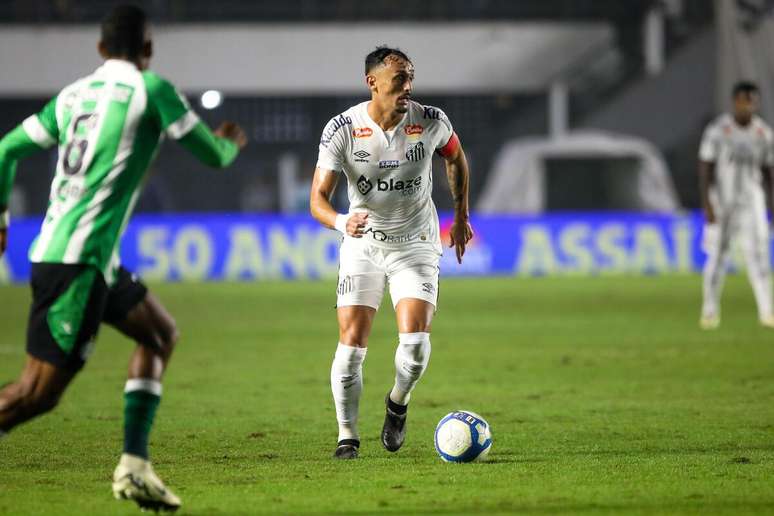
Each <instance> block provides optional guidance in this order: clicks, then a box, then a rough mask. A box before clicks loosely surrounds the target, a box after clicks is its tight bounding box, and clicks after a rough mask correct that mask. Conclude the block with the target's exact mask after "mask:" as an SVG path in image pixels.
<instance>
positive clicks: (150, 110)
mask: <svg viewBox="0 0 774 516" xmlns="http://www.w3.org/2000/svg"><path fill="white" fill-rule="evenodd" d="M165 136H168V137H170V138H173V139H175V140H180V141H181V143H183V145H184V146H185V147H186V148H188V149H189V150H191V152H193V153H194V154H195V155H196V156H197V157H199V158H200V159H201V160H202V161H204V162H205V163H207V164H210V165H213V166H226V165H228V164H229V163H231V161H233V159H234V158H235V157H236V155H237V153H238V147H237V145H236V144H235V143H233V142H232V141H230V140H227V139H224V138H218V137H216V136H214V135H213V134H212V133H211V132H210V131H209V129H208V128H207V126H206V125H205V124H203V123H202V122H200V121H199V118H198V117H197V115H196V113H194V112H193V111H192V110H191V108H190V106H189V105H188V102H187V101H186V100H185V98H184V97H183V96H182V95H180V94H179V93H178V92H177V90H176V89H175V88H174V87H173V86H172V85H171V84H170V83H169V82H167V81H166V80H164V79H162V78H161V77H159V76H158V75H156V74H155V73H153V72H150V71H144V72H141V71H139V70H138V69H137V68H136V67H135V65H134V64H132V63H130V62H128V61H123V60H115V59H111V60H108V61H106V62H105V63H104V64H103V65H102V66H101V67H99V68H98V69H97V70H96V71H95V72H94V73H93V74H91V75H89V76H87V77H84V78H82V79H80V80H78V81H76V82H74V83H73V84H71V85H70V86H67V87H66V88H65V89H63V90H62V91H61V92H60V93H59V94H58V95H57V96H56V97H55V98H54V99H52V100H51V101H50V102H49V103H48V104H46V106H45V107H44V108H43V110H42V111H41V112H40V113H38V114H36V115H32V116H30V117H29V118H27V119H26V120H25V121H24V122H23V123H22V124H21V125H20V126H19V127H17V128H16V129H15V130H14V131H12V132H11V133H9V134H8V135H7V136H6V137H5V138H4V139H3V140H2V141H0V215H2V214H3V212H4V211H5V209H4V208H5V206H6V203H7V199H8V194H9V192H10V186H11V183H12V181H13V176H14V173H15V164H16V160H17V159H18V158H20V157H24V156H25V155H26V154H29V153H30V152H32V151H34V150H37V149H42V148H48V147H51V146H53V145H55V144H56V145H58V146H59V157H58V160H57V165H56V174H55V176H54V180H53V182H52V184H51V192H50V196H49V205H48V210H47V212H46V216H45V219H44V221H43V226H42V228H41V231H40V235H39V236H38V238H37V239H36V241H35V243H34V244H33V245H32V247H31V249H30V261H32V262H36V263H40V262H46V263H67V264H89V265H93V266H95V267H96V268H98V269H99V270H100V271H102V273H103V274H104V275H105V278H106V280H107V282H108V284H111V283H112V279H113V272H114V271H115V270H116V269H117V266H118V264H119V261H118V246H119V244H120V240H121V235H122V234H123V231H124V228H125V226H126V224H127V222H128V219H129V217H130V215H131V213H132V210H133V208H134V205H135V203H136V202H137V198H138V196H139V193H140V190H141V186H142V184H143V178H144V177H145V174H146V172H147V170H148V167H149V165H150V163H151V161H152V160H153V158H154V157H155V155H156V153H157V151H158V148H159V145H160V143H161V142H162V141H163V139H164V137H165ZM6 216H7V215H6Z"/></svg>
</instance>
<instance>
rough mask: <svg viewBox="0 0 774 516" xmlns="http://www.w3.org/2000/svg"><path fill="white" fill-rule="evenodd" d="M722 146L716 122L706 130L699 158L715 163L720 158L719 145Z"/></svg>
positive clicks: (702, 138)
mask: <svg viewBox="0 0 774 516" xmlns="http://www.w3.org/2000/svg"><path fill="white" fill-rule="evenodd" d="M719 146H720V142H719V137H718V130H717V126H716V125H715V124H712V125H710V126H709V127H707V128H706V129H705V130H704V134H703V135H702V137H701V145H700V146H699V159H700V160H702V161H706V162H708V163H714V162H715V161H717V159H718V153H719V150H718V147H719Z"/></svg>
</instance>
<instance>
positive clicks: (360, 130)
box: [352, 127, 374, 138]
mask: <svg viewBox="0 0 774 516" xmlns="http://www.w3.org/2000/svg"><path fill="white" fill-rule="evenodd" d="M372 134H374V131H373V129H371V128H370V127H355V128H354V129H352V136H354V137H355V138H368V137H369V136H371V135H372Z"/></svg>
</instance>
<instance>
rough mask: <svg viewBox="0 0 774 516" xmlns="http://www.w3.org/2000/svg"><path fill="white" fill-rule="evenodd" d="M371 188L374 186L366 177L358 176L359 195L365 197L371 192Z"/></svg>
mask: <svg viewBox="0 0 774 516" xmlns="http://www.w3.org/2000/svg"><path fill="white" fill-rule="evenodd" d="M373 188H374V184H373V183H372V182H371V181H369V180H368V178H367V177H366V176H360V179H358V180H357V191H358V192H360V194H361V195H366V194H367V193H368V192H370V191H371V190H373Z"/></svg>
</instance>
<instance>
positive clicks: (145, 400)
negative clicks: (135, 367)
mask: <svg viewBox="0 0 774 516" xmlns="http://www.w3.org/2000/svg"><path fill="white" fill-rule="evenodd" d="M160 402H161V383H160V382H158V381H156V380H149V379H145V378H134V379H131V380H128V381H127V382H126V390H125V391H124V453H128V454H130V455H136V456H137V457H142V458H143V459H147V458H148V437H149V435H150V431H151V427H152V426H153V419H154V417H155V416H156V409H157V408H158V406H159V403H160Z"/></svg>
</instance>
